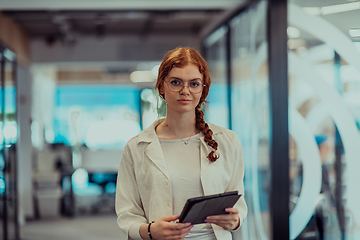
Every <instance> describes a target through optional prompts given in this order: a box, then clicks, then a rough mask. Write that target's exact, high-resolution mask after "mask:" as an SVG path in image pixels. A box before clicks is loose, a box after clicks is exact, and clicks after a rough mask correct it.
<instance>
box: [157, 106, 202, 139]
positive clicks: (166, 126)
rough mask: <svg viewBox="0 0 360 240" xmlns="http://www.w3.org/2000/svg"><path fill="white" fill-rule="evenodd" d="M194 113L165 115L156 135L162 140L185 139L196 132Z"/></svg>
mask: <svg viewBox="0 0 360 240" xmlns="http://www.w3.org/2000/svg"><path fill="white" fill-rule="evenodd" d="M195 118H196V116H195V111H194V113H193V114H175V115H174V114H167V115H166V118H165V120H164V121H163V122H162V123H161V124H160V125H159V127H160V128H158V131H157V132H158V135H159V134H160V135H161V136H162V137H163V138H186V137H190V136H192V135H194V134H196V133H197V132H198V130H197V129H196V124H195V123H196V119H195Z"/></svg>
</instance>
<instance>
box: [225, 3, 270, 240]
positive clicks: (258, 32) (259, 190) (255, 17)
mask: <svg viewBox="0 0 360 240" xmlns="http://www.w3.org/2000/svg"><path fill="white" fill-rule="evenodd" d="M266 10H267V8H266V1H260V2H259V3H258V4H256V5H255V6H253V7H251V8H249V9H247V10H246V11H244V12H243V13H241V14H240V15H239V16H237V17H235V18H234V19H233V20H232V21H231V22H230V29H231V45H230V46H231V49H232V50H231V66H232V77H233V79H232V84H231V89H232V93H231V95H232V108H231V111H232V117H233V118H232V122H233V130H234V131H235V132H236V133H237V135H238V136H239V138H240V140H241V143H242V147H243V155H244V161H245V199H246V202H247V204H248V207H249V213H248V217H247V218H248V219H247V220H246V224H244V226H243V229H242V232H243V235H242V236H243V239H269V238H270V237H269V236H270V224H269V217H270V216H269V214H270V213H269V192H270V158H269V157H270V154H269V153H270V152H269V143H270V130H269V125H270V116H269V76H268V65H267V61H268V57H267V54H268V52H267V37H266V29H265V26H266Z"/></svg>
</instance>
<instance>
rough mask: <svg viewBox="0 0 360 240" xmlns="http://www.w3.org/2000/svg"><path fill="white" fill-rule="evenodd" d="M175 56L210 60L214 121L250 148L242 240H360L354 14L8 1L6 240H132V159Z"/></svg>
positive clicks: (230, 0)
mask: <svg viewBox="0 0 360 240" xmlns="http://www.w3.org/2000/svg"><path fill="white" fill-rule="evenodd" d="M177 46H185V47H192V48H195V49H197V50H199V51H200V52H201V53H202V54H203V56H204V57H205V59H206V60H207V62H208V64H209V69H210V72H211V78H212V85H211V88H210V93H209V96H208V99H207V101H208V104H207V106H206V108H205V115H206V120H207V121H209V122H212V123H214V124H217V125H220V126H223V127H226V128H230V129H232V130H233V131H235V133H236V134H237V135H238V137H239V139H240V141H241V143H242V150H243V156H244V164H245V178H244V184H245V194H244V197H245V200H246V202H247V204H248V208H249V212H248V216H247V219H246V221H245V222H244V224H243V225H242V227H241V229H240V230H239V231H237V232H236V233H234V234H233V235H234V239H239V240H245V239H251V240H256V239H259V240H267V239H276V240H278V239H298V240H302V239H309V240H310V239H311V240H315V239H328V240H339V239H348V240H356V239H360V207H359V199H360V188H359V185H360V174H358V172H357V171H358V169H360V161H359V156H360V138H359V137H360V135H359V127H360V1H354V0H312V1H304V0H289V1H286V0H253V1H251V0H223V1H205V0H204V1H201V0H192V1H188V0H184V1H181V2H176V1H164V0H153V1H150V0H142V1H125V0H118V1H112V0H105V1H88V2H86V3H84V2H83V1H80V0H73V1H40V0H33V1H31V2H30V1H26V0H17V1H11V0H1V1H0V61H1V65H0V77H1V87H0V112H1V114H0V125H1V128H0V131H1V134H0V139H1V155H0V156H1V157H0V194H1V195H0V196H1V198H0V216H1V217H0V235H1V238H2V239H6V240H7V239H11V240H12V239H16V240H18V239H31V240H33V239H34V240H35V239H38V240H42V239H55V240H56V239H83V238H84V239H85V238H86V239H99V238H100V239H109V240H110V239H125V238H124V236H123V235H122V233H121V232H120V229H118V227H117V225H116V215H115V211H114V196H115V183H116V176H117V170H118V166H119V162H120V158H121V154H122V149H123V147H124V145H125V144H126V142H127V141H128V140H129V139H130V138H132V137H133V136H135V135H136V134H138V133H139V132H140V131H141V130H142V129H144V128H146V127H147V126H149V125H150V124H151V123H152V122H153V121H154V120H156V119H158V118H161V117H164V114H165V111H166V110H165V104H164V102H162V101H161V99H160V98H159V97H158V96H157V94H156V92H154V90H153V87H154V85H155V81H156V76H157V70H158V67H159V64H160V62H161V60H162V58H163V56H164V54H165V53H166V52H167V51H169V50H171V49H173V48H175V47H177ZM54 226H58V228H57V229H56V230H53V229H55V228H52V227H54ZM84 226H86V227H84ZM79 229H81V230H82V231H77V230H79ZM55 234H58V235H56V236H55ZM71 234H74V235H71Z"/></svg>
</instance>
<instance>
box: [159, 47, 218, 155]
mask: <svg viewBox="0 0 360 240" xmlns="http://www.w3.org/2000/svg"><path fill="white" fill-rule="evenodd" d="M188 64H194V65H196V66H198V67H199V72H200V73H201V74H202V75H203V80H204V85H205V86H204V89H203V91H202V93H201V98H200V101H199V103H198V105H197V106H196V108H195V116H196V125H195V126H196V128H197V129H198V130H200V131H201V132H202V133H203V134H204V140H205V142H206V143H207V144H208V145H209V146H210V147H212V151H211V152H210V153H209V154H208V156H207V158H208V159H209V161H211V162H215V161H216V160H217V159H218V158H219V156H218V155H217V154H215V152H216V150H217V148H218V143H217V142H216V141H215V140H214V139H213V137H212V135H213V131H212V130H211V129H210V128H209V125H208V124H207V123H206V122H205V120H204V112H203V111H202V110H201V106H202V104H203V103H204V102H206V97H207V95H208V94H209V88H210V85H211V79H210V73H209V69H208V67H207V64H206V61H205V60H204V58H203V57H202V56H201V55H200V53H199V52H197V51H196V50H195V49H192V48H183V47H178V48H176V49H174V50H172V51H170V52H169V53H168V54H167V55H166V56H165V58H164V60H163V61H162V63H161V65H160V68H159V74H158V78H157V82H156V85H155V89H157V90H158V91H159V94H160V96H161V97H162V98H165V96H164V92H162V91H160V90H161V89H162V88H163V87H164V81H165V77H166V76H167V75H168V74H169V72H170V71H171V70H172V69H173V68H174V67H179V68H181V67H184V66H186V65H188Z"/></svg>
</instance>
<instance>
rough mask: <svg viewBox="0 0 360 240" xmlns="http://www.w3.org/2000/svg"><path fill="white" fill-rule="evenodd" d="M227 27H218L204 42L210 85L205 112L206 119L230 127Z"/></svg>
mask: <svg viewBox="0 0 360 240" xmlns="http://www.w3.org/2000/svg"><path fill="white" fill-rule="evenodd" d="M227 33H228V28H227V27H226V26H222V27H220V28H219V29H218V30H217V31H215V32H214V33H212V34H211V35H210V36H209V37H208V38H207V39H206V41H205V42H204V44H205V47H206V53H205V54H206V60H207V62H208V65H209V70H210V76H211V87H210V91H209V95H208V97H207V102H208V104H207V105H206V107H207V108H206V109H205V113H206V115H205V116H206V120H207V121H209V122H211V123H214V124H217V125H219V126H222V127H225V128H229V127H230V115H229V112H230V109H229V96H230V89H229V87H228V75H227V61H226V58H227V55H226V54H227V52H226V40H227Z"/></svg>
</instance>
